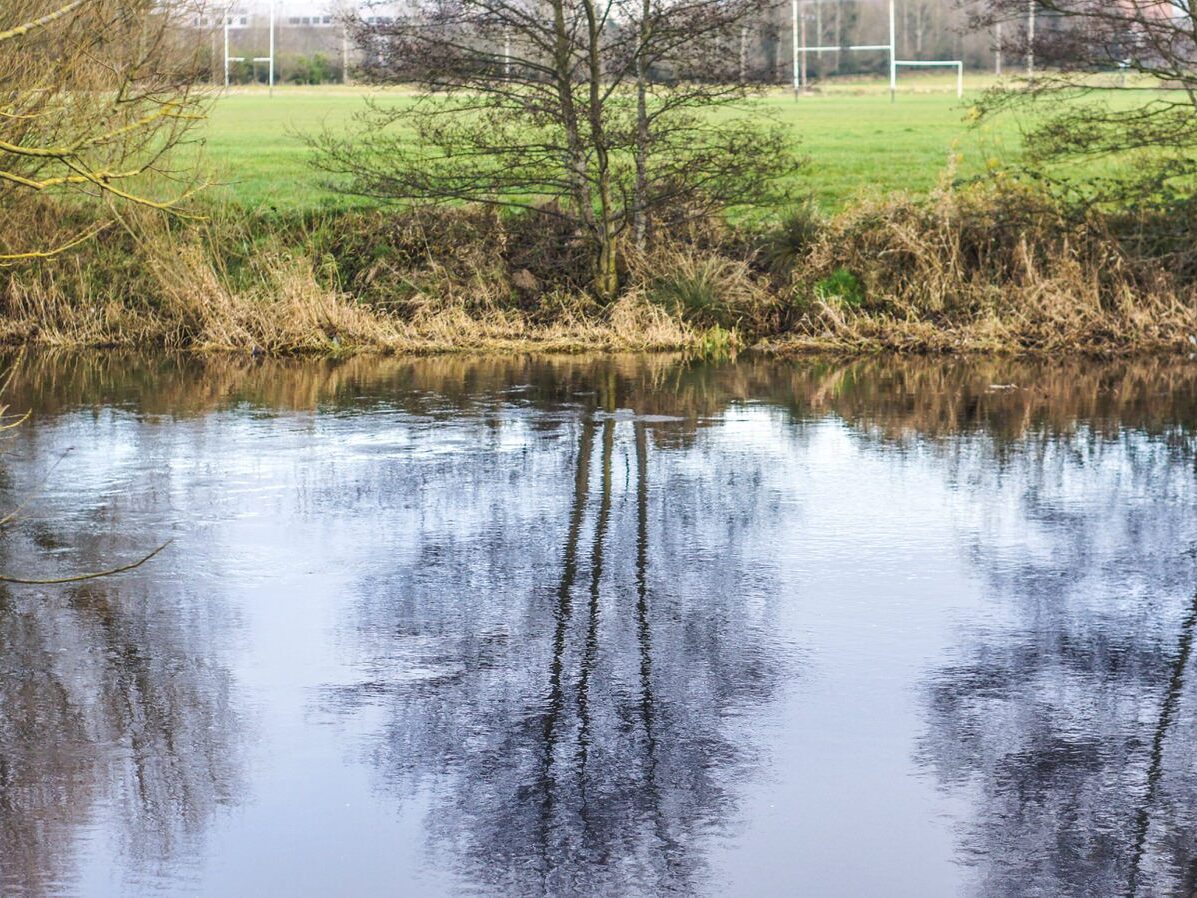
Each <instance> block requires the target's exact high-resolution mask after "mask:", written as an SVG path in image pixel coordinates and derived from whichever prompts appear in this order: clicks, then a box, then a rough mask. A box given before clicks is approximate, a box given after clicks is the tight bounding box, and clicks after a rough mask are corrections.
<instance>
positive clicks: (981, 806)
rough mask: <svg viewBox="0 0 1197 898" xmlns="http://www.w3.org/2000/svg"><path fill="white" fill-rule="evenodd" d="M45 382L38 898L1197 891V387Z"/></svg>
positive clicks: (1143, 377) (313, 373)
mask: <svg viewBox="0 0 1197 898" xmlns="http://www.w3.org/2000/svg"><path fill="white" fill-rule="evenodd" d="M14 364H15V372H14V375H13V379H12V381H11V382H10V383H9V385H8V387H7V391H6V393H5V399H6V400H7V402H8V403H9V406H10V411H12V412H19V413H23V412H25V411H26V410H28V411H29V413H30V415H29V418H28V419H27V420H25V421H23V422H21V423H20V424H19V426H16V427H13V428H11V429H9V430H8V431H6V432H5V433H4V439H5V442H4V443H2V444H0V501H2V502H3V510H5V511H7V510H10V509H14V508H16V507H18V506H22V505H23V507H22V508H21V509H20V512H19V514H18V515H17V516H16V518H15V520H13V521H12V522H8V523H7V524H6V530H5V534H4V536H3V542H0V546H2V547H3V548H2V551H0V573H3V574H5V575H7V576H17V577H22V578H27V579H38V578H52V577H61V576H64V575H66V574H71V573H77V572H86V571H93V570H97V569H100V568H104V567H107V566H115V565H120V564H123V563H127V562H130V561H133V560H136V559H137V558H138V557H140V556H141V555H143V554H144V553H146V552H148V551H149V550H150V549H153V548H154V547H155V546H157V545H159V544H161V543H163V542H165V541H166V540H168V539H169V540H173V541H172V542H171V543H170V545H169V546H167V548H166V549H165V550H163V551H162V553H161V554H159V555H158V556H156V557H155V558H153V559H152V560H151V561H149V562H147V563H146V564H145V565H143V566H141V567H139V568H137V569H135V570H131V571H128V572H126V573H123V574H120V575H117V576H113V577H109V578H103V579H97V580H91V581H87V582H83V583H75V584H70V585H64V586H26V585H13V586H10V587H7V588H3V589H0V893H2V894H3V895H4V896H5V898H25V896H87V898H92V896H96V898H106V896H138V898H141V896H159V895H162V896H176V895H178V896H213V898H240V896H247V898H248V896H286V898H305V896H320V898H324V896H413V895H415V896H423V895H429V896H437V895H446V896H449V895H452V896H459V895H511V896H533V895H560V896H574V895H709V896H771V895H778V896H781V895H785V896H792V895H803V896H889V898H893V896H917V898H933V896H957V895H960V896H1024V895H1025V896H1073V895H1075V896H1132V895H1144V896H1148V895H1150V896H1157V895H1160V896H1162V895H1184V896H1190V895H1192V894H1194V890H1195V889H1197V740H1195V739H1194V733H1195V724H1197V687H1195V685H1194V681H1197V670H1194V669H1193V668H1194V665H1197V661H1194V660H1193V659H1192V658H1191V654H1192V642H1193V638H1194V628H1195V626H1197V465H1195V461H1197V437H1195V428H1197V365H1194V364H1192V363H1184V362H1180V363H1170V364H1166V363H1163V362H1137V363H1130V362H1105V363H1099V362H1080V361H1078V362H1070V363H1064V362H1057V363H1028V362H1015V361H1005V362H1001V361H987V362H966V361H949V362H944V361H934V360H908V361H897V360H889V359H871V360H865V361H859V362H853V363H833V362H817V363H816V362H798V363H779V362H770V361H763V360H749V361H741V362H738V363H735V364H725V365H718V366H709V365H701V364H694V363H688V362H686V361H684V360H680V359H675V358H668V357H653V358H644V357H614V358H585V357H581V358H560V359H549V358H529V359H496V358H472V357H449V358H430V359H352V360H349V361H345V362H322V363H315V362H294V363H283V362H263V363H255V362H252V361H249V360H245V361H228V360H223V361H211V360H210V361H207V362H202V361H197V360H194V359H190V360H189V359H179V358H163V357H132V356H123V355H116V354H109V355H103V356H98V357H86V356H66V357H52V356H33V357H25V358H22V359H20V360H17V361H15V363H14Z"/></svg>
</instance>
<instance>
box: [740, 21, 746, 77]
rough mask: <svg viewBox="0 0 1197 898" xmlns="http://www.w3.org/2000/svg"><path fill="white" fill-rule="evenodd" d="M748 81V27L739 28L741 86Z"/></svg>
mask: <svg viewBox="0 0 1197 898" xmlns="http://www.w3.org/2000/svg"><path fill="white" fill-rule="evenodd" d="M747 80H748V26H747V25H741V26H740V81H739V83H740V84H741V85H743V84H744V83H745V82H746V81H747Z"/></svg>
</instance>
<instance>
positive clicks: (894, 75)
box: [790, 0, 964, 102]
mask: <svg viewBox="0 0 1197 898" xmlns="http://www.w3.org/2000/svg"><path fill="white" fill-rule="evenodd" d="M790 2H791V21H790V30H791V32H792V38H793V41H792V47H793V51H794V52H793V61H792V62H793V70H794V97H795V98H797V97H799V96H801V95H802V91H803V89H804V88H805V87H806V54H807V53H841V52H849V51H854V50H855V51H868V50H874V51H876V50H884V51H885V52H886V54H887V55H888V56H889V98H890V101H891V102H892V101H893V100H895V99H896V98H897V93H898V69H899V68H901V67H904V68H943V67H949V66H950V67H954V68H955V69H956V96H957V97H963V96H964V62H963V61H962V60H959V59H898V58H897V47H898V41H897V28H896V25H895V14H894V0H889V43H885V44H851V45H849V46H844V47H841V46H830V47H829V46H820V45H816V46H813V47H812V46H807V43H806V17H805V16H804V15H802V12H801V9H800V7H802V6H805V5H807V4H808V3H811V2H813V0H790ZM841 2H842V0H841ZM820 36H821V35H820Z"/></svg>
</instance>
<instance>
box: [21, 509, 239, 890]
mask: <svg viewBox="0 0 1197 898" xmlns="http://www.w3.org/2000/svg"><path fill="white" fill-rule="evenodd" d="M22 534H23V531H18V532H17V533H16V534H10V544H9V550H10V551H15V550H16V549H18V548H20V547H21V546H22V541H21V540H20V539H19V537H20V536H21V535H22ZM39 538H40V540H41V541H42V542H43V543H45V542H46V541H47V540H50V539H52V537H51V536H50V535H49V534H46V533H42V534H40V536H39ZM14 540H15V543H14V542H13V541H14ZM70 542H71V544H72V545H75V546H78V547H80V548H81V549H82V550H83V554H84V556H85V557H94V556H100V557H102V556H103V555H104V554H105V553H106V552H107V551H108V550H110V547H109V546H100V545H97V544H96V542H97V541H96V540H95V539H94V538H89V537H88V536H87V535H86V534H85V535H83V536H82V537H80V538H78V539H76V538H74V537H72V538H71V539H70ZM27 554H28V553H26V555H27ZM148 583H149V581H148V580H147V579H142V578H141V577H140V574H139V575H136V576H135V575H126V577H125V578H123V579H122V580H121V581H119V582H117V581H104V580H100V581H91V582H89V583H87V584H79V585H75V586H70V587H67V588H64V589H55V590H49V591H47V590H40V589H36V590H35V589H29V588H21V589H17V588H14V589H12V590H11V591H10V590H9V589H7V588H5V589H0V893H2V894H3V895H5V896H6V898H7V896H14V898H16V896H31V898H32V896H42V895H51V894H59V893H61V892H62V891H64V890H65V891H71V889H70V888H69V886H68V885H67V884H69V882H70V880H71V877H72V876H74V875H75V874H76V872H77V871H76V867H75V864H76V855H75V850H74V849H75V848H76V846H77V843H78V842H79V840H81V839H83V838H85V837H86V833H87V831H88V828H89V827H90V826H93V825H95V824H96V823H97V822H98V818H100V817H102V816H103V817H111V818H112V820H111V823H112V826H113V829H112V831H113V832H115V833H117V834H119V839H120V841H119V842H117V843H115V844H113V845H112V846H111V848H112V849H113V850H116V851H120V852H121V853H122V854H123V855H124V856H126V857H128V858H129V859H130V860H131V862H132V863H131V864H130V865H129V869H130V871H132V872H134V873H138V874H141V875H147V876H152V875H154V872H155V870H157V869H158V868H159V865H162V864H165V863H167V862H168V861H170V862H172V863H179V862H185V860H186V858H187V857H188V856H189V855H190V854H191V849H193V848H194V847H195V845H194V844H193V842H194V841H195V840H196V839H198V838H199V837H200V835H201V834H202V830H203V827H204V825H205V824H206V822H207V820H208V819H209V817H210V816H211V814H212V812H213V811H214V809H215V807H216V805H217V804H218V803H220V802H222V801H225V800H227V799H228V798H229V797H230V795H231V793H232V789H233V787H234V779H235V769H236V768H235V763H236V762H235V759H234V758H235V755H234V753H233V751H232V749H233V745H232V743H231V733H232V727H233V721H232V719H231V716H232V715H231V712H230V709H229V705H228V699H229V696H228V692H229V683H228V675H227V672H226V671H225V670H224V668H223V667H221V666H220V665H219V664H218V663H217V662H216V661H215V660H214V653H212V651H211V649H212V647H211V646H210V645H206V644H205V643H206V641H205V638H204V632H203V630H202V628H197V627H196V626H194V625H195V624H196V623H197V621H196V620H195V619H194V618H191V619H188V620H182V619H179V618H178V617H176V616H175V615H174V614H172V613H171V611H170V609H171V608H173V607H174V605H173V603H172V600H173V597H172V596H171V595H169V594H168V591H167V590H165V589H163V588H161V585H159V586H158V587H157V588H154V589H152V590H151V589H150V588H149V586H148Z"/></svg>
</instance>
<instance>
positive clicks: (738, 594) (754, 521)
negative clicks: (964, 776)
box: [328, 385, 786, 895]
mask: <svg viewBox="0 0 1197 898" xmlns="http://www.w3.org/2000/svg"><path fill="white" fill-rule="evenodd" d="M586 398H587V405H586V406H585V407H583V408H575V409H573V410H571V411H569V414H568V417H565V418H564V419H563V420H559V423H558V425H557V427H556V428H554V429H553V430H548V431H540V432H538V433H537V435H536V437H535V439H536V451H535V452H534V453H527V452H525V451H524V450H518V451H517V450H509V451H508V453H507V454H508V455H510V456H511V461H510V462H509V463H508V466H506V467H502V468H501V469H499V470H487V471H486V472H484V474H483V476H484V478H485V482H486V490H487V492H486V498H485V501H484V502H483V503H482V507H480V508H476V509H475V511H476V512H478V513H480V514H481V515H483V518H482V519H481V520H472V522H471V524H470V526H468V527H463V513H462V512H461V508H462V507H465V506H467V505H469V504H470V503H471V500H472V499H474V498H475V497H474V496H473V494H472V490H471V489H469V488H464V489H463V486H462V485H463V484H467V483H473V482H474V481H475V480H476V479H477V478H478V476H479V473H478V472H476V471H475V472H472V473H471V472H469V471H465V470H457V471H455V472H451V471H449V470H447V469H446V468H445V467H444V466H443V465H448V466H449V467H450V468H452V467H454V466H456V465H464V466H467V467H468V466H478V465H488V464H494V457H495V456H494V454H487V455H486V457H485V458H486V460H483V459H482V458H481V457H474V458H473V460H471V456H470V455H469V454H467V455H466V456H465V458H464V460H463V459H461V458H460V457H459V458H457V459H456V460H450V461H447V462H444V463H443V464H442V466H439V467H436V466H434V467H435V472H428V473H424V474H421V473H419V472H418V471H417V472H413V471H412V470H411V469H410V468H408V469H406V472H405V473H404V474H403V475H400V476H398V477H396V479H395V481H394V485H395V488H396V489H403V488H411V487H410V484H411V481H412V479H413V478H415V479H416V480H419V481H420V485H419V486H418V487H416V489H417V490H418V491H419V495H420V515H421V520H422V522H423V523H422V526H421V527H420V529H419V532H418V534H409V535H410V536H414V538H415V539H416V542H417V543H418V548H417V549H414V550H410V549H403V548H397V549H396V552H397V554H399V555H401V556H405V557H406V558H407V559H408V560H406V561H404V562H403V563H401V564H399V565H398V566H396V567H393V568H392V569H391V570H390V571H389V572H386V573H383V574H382V578H381V580H376V579H370V580H369V581H368V582H367V583H366V584H365V585H364V588H363V590H362V594H363V598H362V607H363V618H362V627H363V628H364V629H365V630H366V631H368V632H370V633H375V634H377V633H385V634H386V635H385V636H381V637H376V641H375V646H376V650H377V657H376V661H375V669H376V670H377V671H378V677H379V678H378V680H376V681H372V682H369V683H363V684H358V685H356V686H351V687H347V688H338V689H334V690H331V691H330V694H329V696H328V700H329V701H330V702H332V704H333V705H334V706H335V707H337V708H340V709H341V710H342V711H343V712H344V713H352V712H354V710H355V709H358V708H361V706H362V705H363V704H366V705H371V706H380V707H381V708H382V709H383V710H384V711H385V715H386V721H387V723H386V726H385V732H384V733H383V734H382V735H381V736H380V739H379V741H378V742H377V743H376V744H375V745H374V746H373V748H372V750H371V751H372V756H373V758H374V760H375V762H376V764H377V765H378V766H379V768H380V769H381V770H382V771H383V774H384V776H385V778H386V780H387V783H388V787H389V789H390V790H392V791H393V792H394V793H395V794H396V795H398V796H399V797H400V798H408V797H411V796H415V795H416V794H418V793H421V792H424V793H428V794H431V796H432V809H431V811H430V813H429V814H428V819H427V831H428V832H429V833H430V839H431V841H432V843H433V844H432V845H431V850H432V851H433V852H434V854H436V855H437V856H439V857H442V858H443V859H444V862H445V863H447V864H448V865H449V866H451V867H452V868H453V869H454V870H456V871H457V873H458V874H459V875H460V877H461V879H462V883H463V885H462V887H463V888H467V889H468V888H473V889H476V890H478V891H480V892H483V893H485V894H518V895H530V894H545V895H565V894H654V895H655V894H672V893H690V892H692V891H694V889H695V885H694V883H695V880H696V879H698V878H701V877H702V875H703V872H704V868H703V854H704V848H705V846H706V845H707V844H708V843H709V841H710V840H711V839H712V838H715V837H717V835H718V834H719V833H720V832H723V831H725V829H726V828H727V827H729V826H734V825H735V819H736V815H735V808H734V807H733V806H732V797H731V796H732V790H733V787H734V785H735V783H736V781H737V780H738V779H739V778H740V777H741V776H743V775H744V774H745V773H746V772H747V771H748V770H749V769H750V768H751V764H750V762H751V759H752V752H753V744H754V738H753V737H752V736H750V735H749V730H750V729H751V728H752V726H754V725H755V726H758V727H759V724H760V721H759V719H757V718H759V716H760V715H763V714H764V713H765V711H764V706H765V705H766V703H767V702H769V701H770V698H771V696H772V694H773V692H774V690H775V687H776V684H777V682H778V680H779V678H780V665H781V663H782V658H783V655H784V654H785V653H786V650H785V649H784V647H783V646H782V644H781V642H780V640H779V639H778V638H777V635H776V627H775V626H771V625H770V620H771V615H772V608H771V603H772V596H771V595H770V590H769V588H768V582H767V581H768V577H769V563H768V561H767V560H766V559H767V555H768V553H767V541H766V540H765V534H766V533H767V532H768V531H769V529H770V527H771V526H772V525H773V524H774V523H775V519H776V514H775V513H774V511H772V510H771V505H772V503H773V502H774V501H775V499H774V497H773V496H771V495H770V494H769V492H768V491H767V490H766V489H764V487H763V486H762V478H761V477H760V472H757V476H756V477H755V478H754V477H752V476H747V477H743V476H742V475H744V472H743V471H741V472H738V473H737V475H736V476H735V477H732V478H730V479H729V478H728V477H726V476H722V475H720V473H719V472H717V471H716V470H715V469H714V468H713V467H710V468H708V467H706V465H710V464H711V463H712V462H714V460H715V453H714V452H713V451H712V452H711V453H710V457H709V458H706V459H705V460H703V459H701V458H699V457H697V456H703V455H706V454H707V453H705V452H701V451H698V452H689V453H676V455H677V456H678V459H679V464H676V465H675V464H673V463H672V461H671V458H672V456H671V455H670V452H669V451H668V450H665V451H662V452H658V453H656V454H655V455H654V453H653V451H652V447H653V443H654V433H653V430H654V428H656V429H657V430H658V431H659V432H660V433H664V432H666V431H669V430H671V429H672V430H675V431H676V430H677V429H678V427H679V423H678V422H660V421H659V420H656V419H654V420H652V421H646V420H644V419H643V418H637V417H635V416H633V415H631V414H630V413H627V412H617V406H618V405H619V404H620V403H619V402H617V400H616V394H615V392H614V391H613V389H608V387H604V386H602V385H600V389H599V392H598V396H597V397H594V396H590V397H586ZM539 423H540V424H543V423H544V417H543V414H541V415H540V417H539ZM516 426H518V425H516ZM565 434H572V436H573V439H572V440H569V441H568V442H567V441H565V440H563V439H562V436H563V435H565ZM571 446H572V451H570V449H571ZM530 456H534V457H535V458H537V459H540V461H537V462H531V463H530V462H528V461H527V459H528V458H529V457H530ZM546 456H557V457H558V461H557V462H556V464H558V465H560V464H561V463H562V462H568V464H569V465H570V469H571V474H570V476H569V477H568V478H566V477H560V478H557V479H556V480H555V481H554V479H553V478H550V477H546V476H545V475H544V474H543V473H540V474H537V475H536V476H533V474H532V473H530V469H529V468H527V467H525V465H527V464H543V459H544V458H545V457H546ZM687 461H688V462H689V464H690V465H691V466H694V465H695V463H696V462H697V463H698V465H699V466H698V467H697V468H695V469H693V470H691V469H689V468H687ZM749 473H750V474H751V472H749ZM446 477H447V480H448V482H450V483H455V484H456V485H457V488H456V489H455V490H454V491H453V492H452V493H450V494H444V493H442V492H441V491H440V489H439V487H438V484H443V483H445V482H446ZM423 478H428V479H426V480H425V479H423ZM656 478H666V479H668V480H669V484H668V487H669V489H668V493H669V496H670V497H671V499H670V502H669V503H664V502H661V501H659V500H657V499H656V498H655V497H656V496H657V495H658V492H657V489H656V488H655V486H654V479H656ZM566 483H568V484H570V488H569V490H568V496H564V495H559V492H560V491H559V488H557V486H556V484H561V485H564V484H566ZM546 484H548V485H549V489H550V490H551V493H550V494H547V495H546V494H542V492H541V491H543V490H544V489H545V485H546ZM729 484H731V485H732V488H730V489H729V488H728V485H729ZM496 493H498V495H496ZM563 500H564V501H563ZM391 501H392V503H393V504H395V505H399V504H406V503H405V500H404V498H403V497H401V496H393V497H392V498H391ZM463 530H466V531H468V532H464V533H463ZM758 547H759V548H758ZM513 571H514V572H515V573H513ZM700 583H701V584H702V585H701V586H700V585H699V584H700ZM455 591H461V592H463V593H464V594H465V595H463V596H461V597H458V596H456V595H454V592H455ZM480 594H481V595H484V596H485V600H484V601H479V598H480ZM396 670H402V671H406V673H404V674H403V675H402V676H403V680H402V681H401V682H396V681H394V679H393V678H394V677H395V676H396V674H395V671H396ZM388 677H391V678H392V679H389V680H388ZM752 720H755V724H753V723H752V722H751V721H752Z"/></svg>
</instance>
